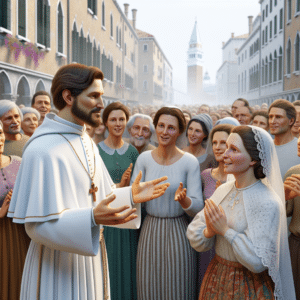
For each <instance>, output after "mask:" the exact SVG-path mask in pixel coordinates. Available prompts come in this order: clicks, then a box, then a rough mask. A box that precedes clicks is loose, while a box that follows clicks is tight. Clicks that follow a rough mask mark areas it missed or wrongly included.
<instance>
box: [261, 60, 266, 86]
mask: <svg viewBox="0 0 300 300" xmlns="http://www.w3.org/2000/svg"><path fill="white" fill-rule="evenodd" d="M261 85H265V61H264V60H262V62H261Z"/></svg>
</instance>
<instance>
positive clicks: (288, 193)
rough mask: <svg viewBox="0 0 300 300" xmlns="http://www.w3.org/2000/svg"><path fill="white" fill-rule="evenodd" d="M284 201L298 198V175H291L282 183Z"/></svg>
mask: <svg viewBox="0 0 300 300" xmlns="http://www.w3.org/2000/svg"><path fill="white" fill-rule="evenodd" d="M284 193H285V200H291V199H294V198H295V197H297V196H300V175H298V174H293V175H292V176H290V177H288V178H287V179H286V180H285V182H284Z"/></svg>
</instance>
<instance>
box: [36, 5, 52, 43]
mask: <svg viewBox="0 0 300 300" xmlns="http://www.w3.org/2000/svg"><path fill="white" fill-rule="evenodd" d="M37 42H38V43H39V44H41V45H44V46H46V47H47V48H50V5H48V1H47V0H41V1H37Z"/></svg>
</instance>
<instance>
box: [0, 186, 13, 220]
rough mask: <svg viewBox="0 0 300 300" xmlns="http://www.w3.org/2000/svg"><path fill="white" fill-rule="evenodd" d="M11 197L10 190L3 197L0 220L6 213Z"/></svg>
mask: <svg viewBox="0 0 300 300" xmlns="http://www.w3.org/2000/svg"><path fill="white" fill-rule="evenodd" d="M11 196H12V190H10V191H9V192H8V193H7V195H6V196H5V199H4V201H3V204H2V206H1V208H0V219H2V218H4V217H5V216H6V214H7V212H8V208H9V204H10V200H11Z"/></svg>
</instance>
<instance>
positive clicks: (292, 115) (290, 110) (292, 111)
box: [268, 99, 297, 127]
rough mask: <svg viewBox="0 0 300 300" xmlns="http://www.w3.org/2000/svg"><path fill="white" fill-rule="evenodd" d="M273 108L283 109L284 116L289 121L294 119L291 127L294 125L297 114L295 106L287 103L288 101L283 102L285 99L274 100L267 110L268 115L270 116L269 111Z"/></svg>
mask: <svg viewBox="0 0 300 300" xmlns="http://www.w3.org/2000/svg"><path fill="white" fill-rule="evenodd" d="M273 107H277V108H281V109H284V110H285V112H286V116H287V117H288V119H289V120H291V119H294V122H293V124H292V125H291V127H292V126H293V125H294V123H295V121H296V114H297V112H296V108H295V106H294V105H293V104H292V103H291V102H289V101H288V100H285V99H277V100H275V101H274V102H273V103H272V104H271V105H270V107H269V110H268V114H270V110H271V109H272V108H273Z"/></svg>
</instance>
